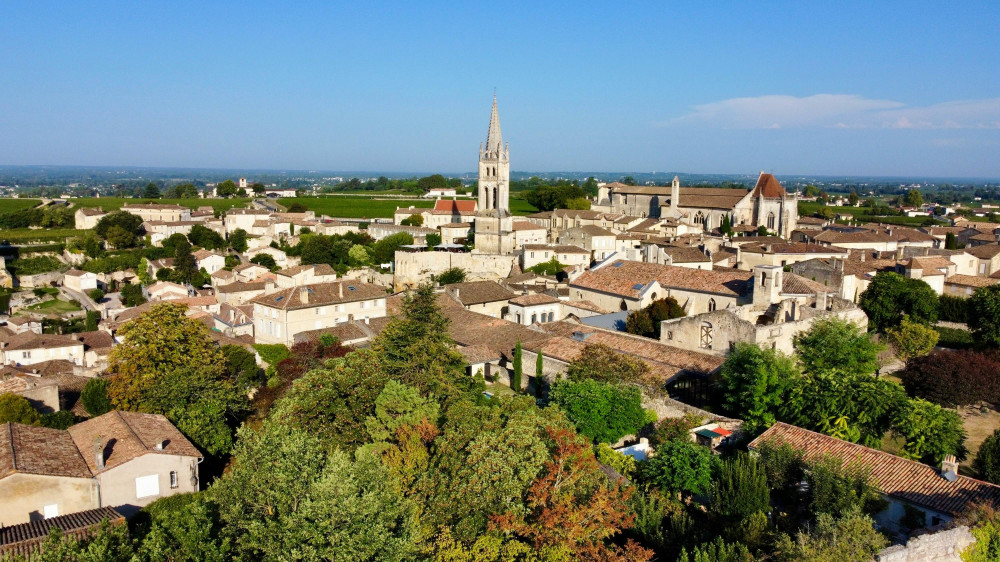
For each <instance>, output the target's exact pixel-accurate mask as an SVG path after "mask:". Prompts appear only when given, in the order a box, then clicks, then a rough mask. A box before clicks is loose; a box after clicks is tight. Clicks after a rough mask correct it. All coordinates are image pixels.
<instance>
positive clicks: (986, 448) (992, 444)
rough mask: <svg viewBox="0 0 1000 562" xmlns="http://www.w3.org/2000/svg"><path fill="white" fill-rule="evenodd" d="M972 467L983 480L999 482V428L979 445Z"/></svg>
mask: <svg viewBox="0 0 1000 562" xmlns="http://www.w3.org/2000/svg"><path fill="white" fill-rule="evenodd" d="M972 468H974V469H975V470H976V472H977V473H978V474H979V477H980V478H982V479H983V480H986V481H987V482H992V483H994V484H997V483H1000V429H998V430H996V431H994V432H993V433H992V434H990V436H989V437H987V438H986V439H985V440H984V441H983V444H982V445H980V446H979V452H977V453H976V459H975V460H974V461H972Z"/></svg>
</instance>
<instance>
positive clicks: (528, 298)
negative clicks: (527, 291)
mask: <svg viewBox="0 0 1000 562" xmlns="http://www.w3.org/2000/svg"><path fill="white" fill-rule="evenodd" d="M557 302H559V299H557V298H555V297H553V296H551V295H545V294H534V295H521V296H519V297H514V298H512V299H510V304H516V305H520V306H535V305H539V304H553V303H557Z"/></svg>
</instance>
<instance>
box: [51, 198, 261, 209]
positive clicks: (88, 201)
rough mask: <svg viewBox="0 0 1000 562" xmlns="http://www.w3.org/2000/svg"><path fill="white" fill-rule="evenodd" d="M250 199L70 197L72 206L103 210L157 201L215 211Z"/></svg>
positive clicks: (242, 203) (240, 204)
mask: <svg viewBox="0 0 1000 562" xmlns="http://www.w3.org/2000/svg"><path fill="white" fill-rule="evenodd" d="M250 201H251V199H250V198H248V197H233V198H230V199H131V198H125V197H81V198H80V199H70V202H71V203H72V204H73V207H101V208H103V209H104V210H105V211H117V210H118V209H121V207H122V205H125V204H133V205H136V204H141V203H157V204H159V205H168V204H169V205H181V206H183V207H188V208H190V209H197V208H198V207H212V208H213V209H215V210H216V211H224V210H226V209H231V208H233V207H237V208H241V209H242V208H243V207H246V206H247V204H248V203H249V202H250Z"/></svg>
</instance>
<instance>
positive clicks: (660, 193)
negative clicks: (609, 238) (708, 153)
mask: <svg viewBox="0 0 1000 562" xmlns="http://www.w3.org/2000/svg"><path fill="white" fill-rule="evenodd" d="M597 199H598V200H597V204H596V205H593V206H591V210H594V211H606V212H616V213H622V214H625V215H630V216H637V217H659V218H669V219H681V220H683V221H684V222H688V223H691V224H695V225H698V226H700V227H701V228H703V229H704V230H706V231H711V230H714V229H717V228H719V227H720V226H722V222H723V218H724V217H727V216H728V217H729V220H730V223H731V224H732V225H733V227H734V228H735V227H737V226H744V227H751V228H753V229H756V228H759V227H761V226H763V227H765V228H767V230H769V231H771V232H776V233H778V235H779V236H781V237H782V238H788V237H789V236H791V233H792V231H794V230H795V229H796V227H797V224H798V217H799V212H798V196H797V195H796V194H794V193H793V194H789V193H788V192H787V191H785V188H784V187H782V185H781V183H780V182H778V180H777V179H776V178H775V177H774V176H773V175H771V174H765V173H764V172H761V173H760V176H759V177H758V178H757V183H756V185H755V186H754V188H753V189H752V190H749V191H744V190H742V189H717V188H707V187H681V185H680V180H679V179H678V178H676V177H675V178H674V181H673V182H672V183H671V185H669V186H645V185H624V184H621V183H617V182H615V183H610V184H607V185H605V186H603V187H601V188H600V189H599V190H598V196H597Z"/></svg>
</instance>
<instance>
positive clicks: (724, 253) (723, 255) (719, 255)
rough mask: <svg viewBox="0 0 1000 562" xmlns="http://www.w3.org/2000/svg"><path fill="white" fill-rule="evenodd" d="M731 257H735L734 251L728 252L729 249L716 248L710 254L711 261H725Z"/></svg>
mask: <svg viewBox="0 0 1000 562" xmlns="http://www.w3.org/2000/svg"><path fill="white" fill-rule="evenodd" d="M731 258H732V259H735V258H736V252H730V251H729V250H717V251H716V252H715V253H714V254H712V263H719V262H720V261H725V260H728V259H731Z"/></svg>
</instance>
